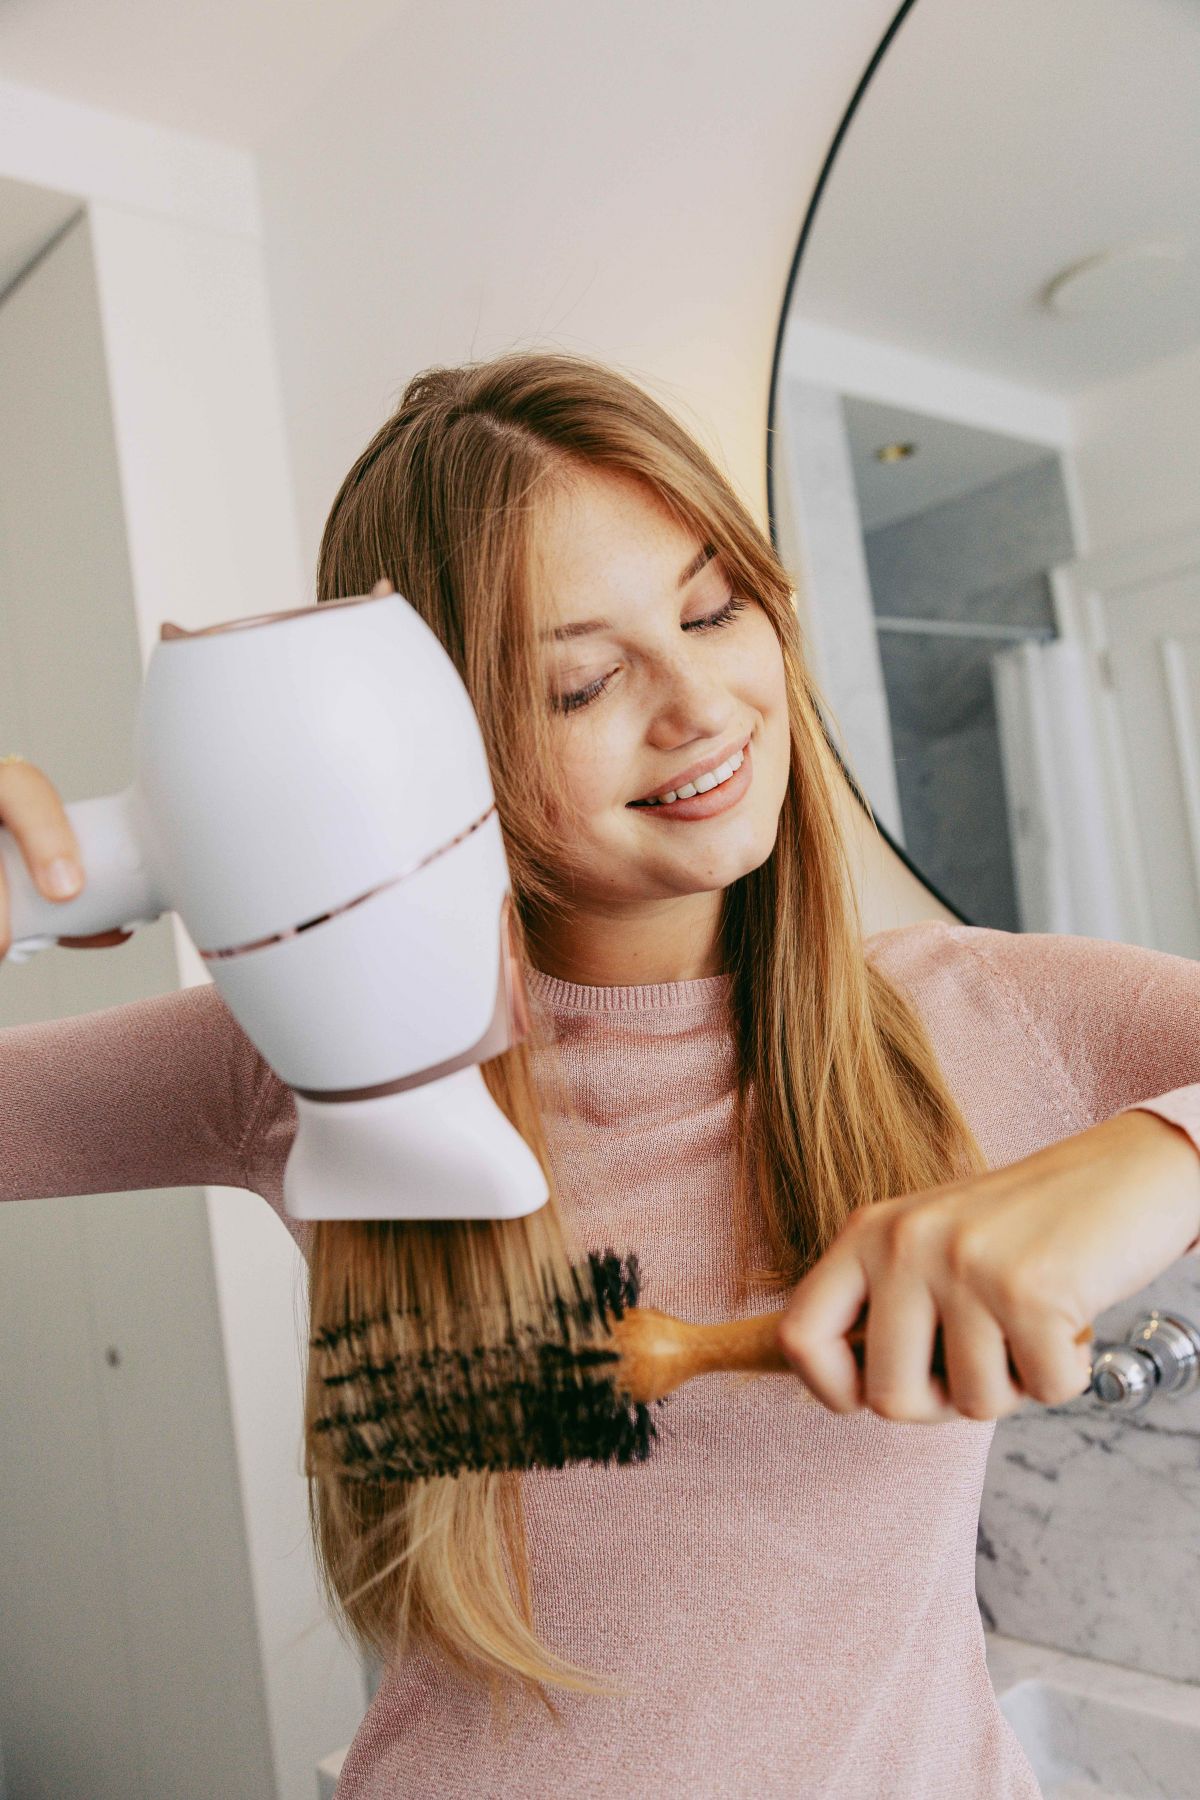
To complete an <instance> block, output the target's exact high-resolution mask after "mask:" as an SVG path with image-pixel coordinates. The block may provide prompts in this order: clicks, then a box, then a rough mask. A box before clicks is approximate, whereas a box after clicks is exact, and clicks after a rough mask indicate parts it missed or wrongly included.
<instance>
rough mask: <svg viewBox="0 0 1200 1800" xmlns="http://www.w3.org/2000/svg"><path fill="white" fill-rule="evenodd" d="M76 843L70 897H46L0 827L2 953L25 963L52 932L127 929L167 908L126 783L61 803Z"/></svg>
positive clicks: (77, 934) (11, 838)
mask: <svg viewBox="0 0 1200 1800" xmlns="http://www.w3.org/2000/svg"><path fill="white" fill-rule="evenodd" d="M64 811H65V812H66V815H67V818H68V819H69V820H70V821H71V829H72V830H73V831H74V833H75V836H76V838H77V839H78V842H79V850H80V857H81V861H82V866H83V887H82V888H81V889H80V891H79V892H78V894H76V895H75V897H74V898H73V899H71V900H50V899H48V898H47V897H46V895H45V894H43V893H42V891H41V889H40V888H39V887H38V885H37V883H36V882H35V881H34V878H33V876H32V875H31V874H30V872H29V867H28V865H27V863H26V861H25V858H24V856H23V854H22V852H21V847H20V845H19V844H18V843H17V840H16V838H15V837H14V836H13V834H12V832H11V831H7V830H5V829H4V827H3V826H0V869H2V870H3V874H4V880H5V883H6V885H7V888H8V906H9V935H10V937H11V938H12V942H11V944H10V945H9V948H8V951H7V955H6V957H5V958H0V961H3V960H6V961H8V962H13V963H21V962H26V961H27V960H28V959H29V957H31V956H32V955H33V954H34V953H35V952H36V951H38V950H45V949H46V948H47V947H48V946H49V945H51V944H55V943H57V942H58V940H59V938H60V937H91V936H93V935H94V934H95V933H97V932H101V931H114V930H117V929H121V930H125V931H128V930H131V929H132V928H133V927H134V926H135V925H148V924H150V923H152V921H153V920H155V919H157V918H159V917H160V915H161V914H162V913H164V912H167V911H168V910H169V907H170V902H169V901H168V900H167V899H166V898H165V897H164V896H163V895H161V894H160V893H159V892H158V890H157V886H156V883H155V882H154V880H153V878H152V876H151V874H150V871H149V869H148V867H147V862H146V854H145V847H144V841H143V835H142V828H141V823H140V808H139V806H138V804H137V793H136V789H135V788H134V787H128V788H125V789H124V790H123V791H122V792H121V793H119V794H104V795H101V796H100V798H99V799H96V800H72V801H69V802H67V803H66V805H65V806H64Z"/></svg>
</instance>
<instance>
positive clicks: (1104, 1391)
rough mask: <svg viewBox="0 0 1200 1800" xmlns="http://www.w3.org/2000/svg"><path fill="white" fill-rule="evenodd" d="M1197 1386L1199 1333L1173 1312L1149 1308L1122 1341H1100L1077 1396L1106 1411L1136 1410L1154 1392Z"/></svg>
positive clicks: (1185, 1390) (1182, 1391) (1176, 1391)
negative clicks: (1088, 1379)
mask: <svg viewBox="0 0 1200 1800" xmlns="http://www.w3.org/2000/svg"><path fill="white" fill-rule="evenodd" d="M1198 1384H1200V1331H1198V1330H1197V1328H1196V1327H1195V1326H1194V1325H1193V1324H1192V1323H1191V1321H1190V1320H1189V1319H1185V1318H1182V1317H1181V1316H1180V1314H1179V1313H1164V1312H1158V1311H1155V1312H1149V1313H1145V1314H1143V1316H1142V1317H1141V1318H1140V1319H1138V1320H1137V1321H1136V1323H1135V1324H1133V1325H1131V1326H1130V1328H1129V1331H1128V1332H1127V1334H1126V1336H1125V1338H1124V1341H1123V1342H1121V1343H1114V1344H1104V1345H1103V1346H1102V1347H1101V1349H1100V1351H1099V1353H1098V1355H1096V1356H1095V1357H1094V1358H1093V1359H1092V1380H1091V1385H1090V1386H1089V1387H1088V1388H1087V1389H1086V1390H1085V1392H1084V1394H1083V1395H1081V1396H1080V1397H1081V1398H1086V1399H1091V1400H1094V1401H1095V1402H1096V1404H1097V1405H1098V1406H1103V1407H1105V1408H1106V1409H1107V1410H1108V1411H1110V1412H1136V1411H1138V1409H1139V1408H1140V1407H1143V1406H1146V1405H1148V1403H1149V1402H1150V1401H1151V1400H1152V1399H1153V1398H1154V1396H1155V1394H1158V1393H1162V1394H1186V1393H1188V1392H1190V1390H1191V1389H1192V1388H1194V1387H1196V1386H1197V1385H1198Z"/></svg>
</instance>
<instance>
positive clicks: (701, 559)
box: [541, 544, 717, 638]
mask: <svg viewBox="0 0 1200 1800" xmlns="http://www.w3.org/2000/svg"><path fill="white" fill-rule="evenodd" d="M716 554H717V548H716V545H715V544H705V546H704V548H703V550H701V552H700V554H699V556H694V557H693V558H692V560H691V562H690V563H688V565H687V567H686V568H685V569H683V570H682V571H681V573H680V576H679V580H678V582H677V584H676V586H677V587H678V588H681V589H682V588H685V587H686V586H687V584H688V582H689V581H691V580H693V579H694V577H695V576H697V575H698V574H699V573H700V571H701V569H702V568H703V567H704V565H705V563H707V562H711V561H712V559H713V557H714V556H715V555H716ZM608 629H609V621H608V620H607V619H577V620H576V621H575V623H574V624H572V625H556V626H555V627H554V628H553V629H552V630H550V631H543V632H542V634H541V635H542V637H543V638H575V637H585V636H586V635H587V633H588V632H589V631H607V630H608Z"/></svg>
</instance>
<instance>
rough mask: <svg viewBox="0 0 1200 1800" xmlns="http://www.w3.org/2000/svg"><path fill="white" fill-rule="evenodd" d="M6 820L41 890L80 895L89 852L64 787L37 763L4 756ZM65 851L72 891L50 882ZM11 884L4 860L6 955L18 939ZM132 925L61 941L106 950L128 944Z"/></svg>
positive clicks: (0, 766)
mask: <svg viewBox="0 0 1200 1800" xmlns="http://www.w3.org/2000/svg"><path fill="white" fill-rule="evenodd" d="M0 825H3V826H4V828H5V830H7V831H10V832H11V833H12V835H13V837H14V838H15V839H16V841H17V844H18V845H19V846H20V850H21V854H22V856H23V857H24V858H25V862H26V865H27V867H28V869H29V873H30V874H31V875H32V877H33V879H34V881H35V882H36V884H37V887H38V891H39V892H40V893H42V894H44V895H45V896H46V898H47V899H48V900H74V899H75V898H76V896H77V895H78V894H79V893H80V892H81V890H82V888H83V885H84V873H83V858H82V856H81V855H80V851H79V840H78V839H77V838H76V836H75V833H74V831H73V830H72V829H71V821H70V819H68V817H67V813H66V808H65V807H64V806H63V803H62V800H61V798H60V796H59V793H58V789H57V788H56V787H55V786H54V783H53V782H52V781H51V780H50V777H49V776H48V775H46V774H44V773H43V771H42V770H41V769H39V768H38V767H37V766H36V765H35V764H34V763H30V762H8V763H6V762H0ZM60 857H64V858H66V860H67V861H68V862H69V863H71V864H72V866H73V868H74V871H75V885H74V887H73V888H72V889H71V890H70V892H69V893H66V894H58V893H55V892H54V890H53V888H52V887H51V886H50V878H49V871H50V865H51V864H52V863H54V862H55V861H57V860H58V859H59V858H60ZM10 925H11V919H10V915H9V905H8V886H7V883H6V882H5V879H4V869H3V866H0V958H3V957H5V956H7V955H8V951H9V947H10V945H11V943H12V937H11V935H10ZM132 936H133V933H132V931H122V930H121V929H120V927H119V926H118V927H117V928H116V929H115V930H113V931H97V932H94V933H93V934H92V936H91V937H60V938H58V939H57V940H56V941H57V942H58V943H60V944H65V945H66V947H67V948H68V949H69V950H103V949H106V948H107V947H108V946H109V945H110V944H123V943H124V942H125V940H126V938H131V937H132Z"/></svg>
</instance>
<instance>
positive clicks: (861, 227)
mask: <svg viewBox="0 0 1200 1800" xmlns="http://www.w3.org/2000/svg"><path fill="white" fill-rule="evenodd" d="M1149 238H1153V239H1157V238H1170V239H1173V240H1179V241H1182V242H1184V243H1185V244H1186V245H1187V247H1188V250H1189V252H1190V254H1189V256H1188V259H1187V261H1186V263H1185V264H1184V265H1183V268H1184V275H1183V279H1181V280H1179V281H1177V282H1176V283H1175V284H1174V285H1173V286H1171V287H1170V288H1169V289H1168V290H1167V291H1165V292H1164V293H1162V294H1159V295H1151V294H1147V295H1145V296H1144V297H1143V298H1142V299H1141V300H1140V301H1139V302H1137V303H1134V304H1130V305H1128V306H1126V307H1123V308H1121V309H1119V310H1117V311H1115V312H1112V313H1106V314H1098V315H1095V316H1091V317H1082V318H1064V317H1061V316H1059V315H1057V314H1056V313H1053V312H1051V311H1049V310H1047V309H1046V308H1045V307H1044V306H1043V305H1042V304H1041V300H1040V296H1041V293H1042V291H1043V289H1044V287H1045V284H1046V283H1047V282H1048V281H1050V280H1051V278H1052V277H1053V276H1054V275H1056V274H1057V273H1058V272H1059V271H1060V270H1061V269H1063V268H1065V267H1067V266H1068V265H1070V264H1073V263H1076V262H1078V261H1080V260H1081V259H1083V258H1085V257H1089V256H1092V255H1094V254H1096V253H1097V252H1099V251H1102V250H1105V249H1108V248H1110V247H1115V246H1117V245H1119V244H1123V243H1125V242H1126V241H1127V240H1130V239H1139V240H1141V239H1149ZM792 316H794V317H799V318H801V319H804V320H806V321H809V322H812V323H818V324H824V325H833V326H836V327H837V328H838V329H839V330H841V331H846V332H852V333H855V334H857V335H860V336H863V337H867V338H872V339H876V340H878V341H880V342H882V343H885V344H891V345H898V346H902V347H903V348H905V349H908V350H913V351H919V352H924V353H926V354H929V355H932V356H935V357H938V358H940V359H943V360H944V361H946V362H950V363H957V364H961V365H963V366H964V367H966V368H969V369H972V370H975V371H978V372H981V373H987V374H992V375H996V376H1001V377H1004V378H1006V379H1008V380H1011V381H1016V382H1020V383H1022V384H1024V385H1026V386H1029V387H1033V388H1037V389H1040V390H1042V391H1044V392H1048V393H1053V394H1057V395H1069V394H1072V393H1075V392H1078V391H1079V390H1080V389H1082V388H1086V387H1088V386H1090V385H1092V384H1093V383H1096V382H1101V381H1105V382H1107V381H1111V380H1113V379H1114V378H1115V377H1117V376H1119V375H1121V374H1127V373H1131V372H1132V371H1134V370H1135V369H1138V368H1140V367H1142V366H1144V365H1145V364H1146V363H1149V362H1152V361H1155V360H1157V359H1159V358H1161V357H1165V356H1170V355H1172V354H1174V353H1176V352H1178V351H1180V350H1183V349H1185V348H1187V347H1188V346H1190V345H1194V344H1195V343H1196V342H1197V340H1198V339H1200V0H1052V4H1047V0H987V3H986V4H985V5H964V4H963V0H917V4H916V5H915V7H914V8H913V10H912V11H911V13H910V14H909V15H908V17H907V19H906V20H905V21H904V24H903V25H902V26H901V27H900V30H899V32H898V33H897V36H896V38H895V39H894V41H893V43H892V45H891V46H890V48H889V49H888V51H887V53H886V55H885V57H884V59H883V61H882V63H881V64H880V66H879V68H878V69H877V71H876V73H875V75H874V77H873V79H872V81H871V83H870V86H869V87H868V89H867V91H866V94H865V95H864V97H863V99H862V101H861V102H860V104H859V107H858V111H857V112H856V114H855V117H854V119H853V121H852V123H851V125H850V128H849V131H848V133H847V135H846V138H845V141H844V142H843V144H842V147H841V149H840V150H839V152H838V157H837V161H836V162H835V164H834V168H833V171H832V173H831V176H830V179H829V181H828V184H827V186H826V189H825V193H824V195H823V196H822V199H821V204H820V207H819V209H818V212H817V216H816V221H815V225H814V228H813V231H812V233H811V234H810V237H809V241H808V244H807V246H806V248H805V254H804V257H803V259H802V261H801V265H800V271H799V275H798V277H797V282H796V287H795V290H794V294H793V305H792Z"/></svg>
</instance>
